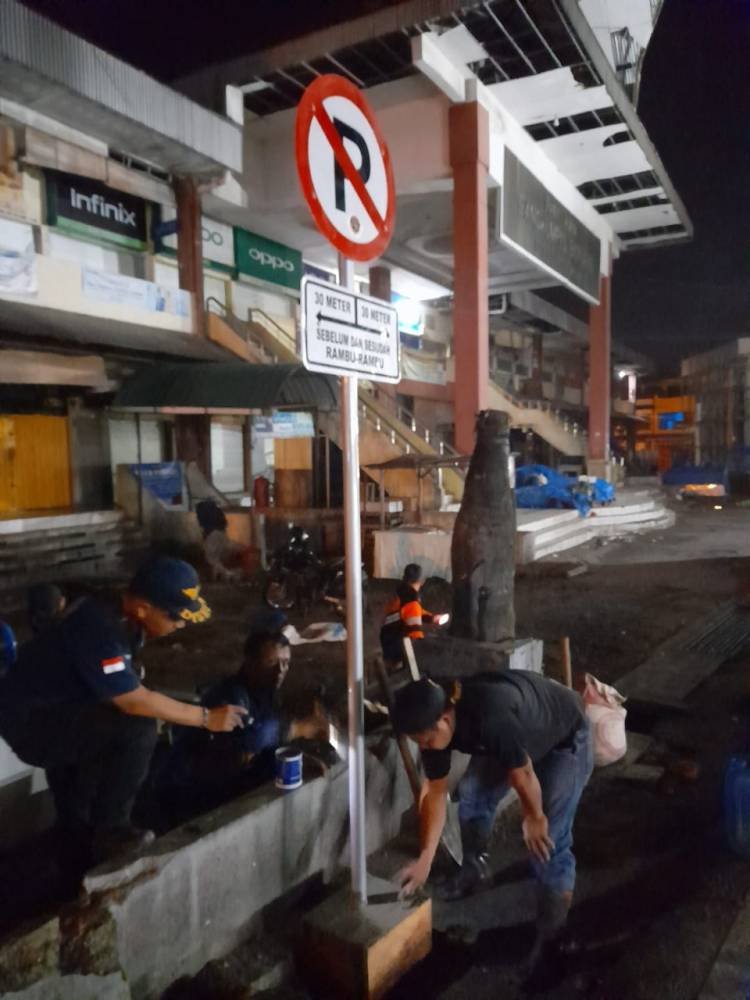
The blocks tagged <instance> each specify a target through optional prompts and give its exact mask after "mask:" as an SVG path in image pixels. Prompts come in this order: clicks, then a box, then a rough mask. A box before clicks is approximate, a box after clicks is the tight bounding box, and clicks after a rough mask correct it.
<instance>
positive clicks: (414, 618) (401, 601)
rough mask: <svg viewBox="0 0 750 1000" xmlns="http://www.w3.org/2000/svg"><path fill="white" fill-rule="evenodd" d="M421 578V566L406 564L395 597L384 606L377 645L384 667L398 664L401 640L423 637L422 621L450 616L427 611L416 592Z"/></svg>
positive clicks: (436, 622)
mask: <svg viewBox="0 0 750 1000" xmlns="http://www.w3.org/2000/svg"><path fill="white" fill-rule="evenodd" d="M423 583H424V580H423V578H422V567H421V566H419V565H417V563H409V565H408V566H407V567H406V569H405V570H404V575H403V578H402V580H401V583H400V584H399V585H398V590H397V591H396V596H395V597H394V598H393V600H392V601H390V602H389V604H388V605H387V606H386V609H385V618H384V620H383V626H382V628H381V629H380V644H381V646H382V648H383V659H384V661H385V663H386V666H387V667H389V668H391V669H393V668H395V667H396V666H398V664H399V663H401V659H402V655H403V652H402V650H403V647H402V645H401V644H402V642H403V640H404V639H412V640H415V639H424V631H423V628H422V626H423V625H424V624H425V623H431V624H433V625H445V623H446V622H447V621H448V619H449V618H450V615H445V614H442V615H435V614H432V612H430V611H426V610H425V609H424V608H423V607H422V605H421V603H420V600H419V592H420V590H421V589H422V584H423Z"/></svg>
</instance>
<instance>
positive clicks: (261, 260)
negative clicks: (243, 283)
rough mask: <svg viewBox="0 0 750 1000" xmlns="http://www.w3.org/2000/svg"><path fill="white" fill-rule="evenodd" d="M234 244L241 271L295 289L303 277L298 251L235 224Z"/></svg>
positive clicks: (238, 266)
mask: <svg viewBox="0 0 750 1000" xmlns="http://www.w3.org/2000/svg"><path fill="white" fill-rule="evenodd" d="M234 247H235V257H236V260H237V270H238V271H239V272H240V274H246V275H248V276H249V277H251V278H260V279H261V280H262V281H270V282H271V283H272V284H274V285H283V286H284V287H285V288H292V289H294V290H295V291H297V290H298V289H299V286H300V281H301V280H302V254H301V253H300V252H299V250H293V249H292V248H291V247H288V246H285V245H284V244H283V243H277V242H276V240H269V239H267V238H266V237H265V236H258V235H257V233H251V232H248V230H247V229H240V228H239V227H237V226H235V230H234Z"/></svg>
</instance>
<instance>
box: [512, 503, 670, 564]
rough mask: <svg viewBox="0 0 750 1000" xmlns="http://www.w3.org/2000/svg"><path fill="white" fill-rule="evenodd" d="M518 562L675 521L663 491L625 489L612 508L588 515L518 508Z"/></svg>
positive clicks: (571, 511)
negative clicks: (666, 505)
mask: <svg viewBox="0 0 750 1000" xmlns="http://www.w3.org/2000/svg"><path fill="white" fill-rule="evenodd" d="M516 522H517V526H516V562H517V563H518V564H522V563H530V562H536V561H537V560H539V559H547V558H550V557H551V556H557V555H559V554H560V553H561V552H566V551H567V550H568V549H574V548H577V547H578V546H580V545H585V544H586V542H590V541H591V540H592V539H593V538H602V537H603V538H617V537H620V536H624V535H628V534H632V533H633V532H642V531H663V530H666V529H667V528H671V527H672V526H673V525H674V523H675V515H674V512H673V511H671V510H669V509H668V508H667V507H665V505H664V502H663V497H662V495H661V493H660V492H659V491H652V490H631V489H624V490H620V491H619V493H618V498H617V500H616V501H615V503H614V504H612V505H611V506H609V507H595V508H593V510H592V511H591V513H590V514H589V515H588V517H581V516H580V515H579V514H578V511H575V510H518V511H516Z"/></svg>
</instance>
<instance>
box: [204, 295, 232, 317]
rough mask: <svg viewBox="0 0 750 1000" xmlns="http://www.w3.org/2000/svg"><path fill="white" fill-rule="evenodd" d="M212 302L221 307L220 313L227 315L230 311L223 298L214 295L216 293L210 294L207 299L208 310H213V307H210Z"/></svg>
mask: <svg viewBox="0 0 750 1000" xmlns="http://www.w3.org/2000/svg"><path fill="white" fill-rule="evenodd" d="M212 303H213V305H215V306H218V307H219V310H218V311H219V312H220V313H221V314H222V315H224V316H226V315H227V313H228V312H229V309H228V308H227V307H226V305H225V304H224V303H223V302H222V301H221V299H217V298H216V296H214V295H209V296H208V298H207V299H206V309H207V310H208V311H209V312H211V308H210V307H211V304H212Z"/></svg>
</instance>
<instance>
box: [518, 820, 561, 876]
mask: <svg viewBox="0 0 750 1000" xmlns="http://www.w3.org/2000/svg"><path fill="white" fill-rule="evenodd" d="M521 829H522V830H523V840H524V843H525V844H526V847H527V848H528V850H529V853H530V854H532V855H533V856H534V857H535V858H536V859H537V861H541V862H542V863H543V864H544V863H546V862H547V861H549V859H550V852H551V851H554V849H555V843H554V841H553V840H552V839H551V837H550V835H549V823H548V822H547V817H546V816H545V815H544V813H542V814H541V815H539V816H526V817H525V818H524V821H523V824H522V826H521Z"/></svg>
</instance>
